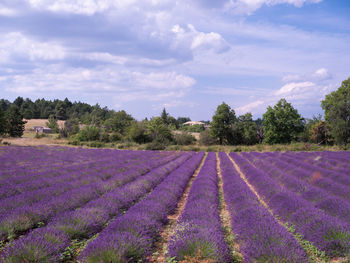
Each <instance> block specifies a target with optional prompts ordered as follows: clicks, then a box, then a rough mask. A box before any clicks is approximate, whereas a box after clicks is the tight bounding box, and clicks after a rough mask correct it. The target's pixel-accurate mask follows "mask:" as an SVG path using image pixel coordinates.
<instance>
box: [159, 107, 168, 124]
mask: <svg viewBox="0 0 350 263" xmlns="http://www.w3.org/2000/svg"><path fill="white" fill-rule="evenodd" d="M168 115H169V113H167V112H166V110H165V108H163V110H162V113H161V115H160V117H161V118H162V121H163V122H164V124H165V125H168V124H169V123H168Z"/></svg>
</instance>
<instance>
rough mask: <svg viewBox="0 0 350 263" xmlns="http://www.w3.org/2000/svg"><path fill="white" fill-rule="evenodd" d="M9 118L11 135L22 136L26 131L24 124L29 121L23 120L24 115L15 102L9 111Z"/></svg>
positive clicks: (9, 132)
mask: <svg viewBox="0 0 350 263" xmlns="http://www.w3.org/2000/svg"><path fill="white" fill-rule="evenodd" d="M7 120H8V134H9V135H10V136H11V137H21V136H22V135H23V132H24V125H25V124H26V123H27V122H26V121H23V115H22V114H21V113H20V111H19V108H18V107H17V106H16V105H15V104H14V105H12V106H11V108H10V109H9V111H8V113H7Z"/></svg>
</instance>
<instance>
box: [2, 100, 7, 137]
mask: <svg viewBox="0 0 350 263" xmlns="http://www.w3.org/2000/svg"><path fill="white" fill-rule="evenodd" d="M6 132H7V120H6V117H5V113H4V112H3V111H2V109H1V107H0V136H1V135H4V134H5V133H6Z"/></svg>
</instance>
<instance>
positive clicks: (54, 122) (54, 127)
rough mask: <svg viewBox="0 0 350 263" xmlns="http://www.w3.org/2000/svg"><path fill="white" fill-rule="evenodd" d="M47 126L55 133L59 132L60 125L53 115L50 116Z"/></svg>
mask: <svg viewBox="0 0 350 263" xmlns="http://www.w3.org/2000/svg"><path fill="white" fill-rule="evenodd" d="M46 126H47V127H49V128H51V129H52V130H53V131H54V132H59V128H58V123H57V120H56V119H55V116H54V115H53V114H51V115H50V117H49V119H48V122H46Z"/></svg>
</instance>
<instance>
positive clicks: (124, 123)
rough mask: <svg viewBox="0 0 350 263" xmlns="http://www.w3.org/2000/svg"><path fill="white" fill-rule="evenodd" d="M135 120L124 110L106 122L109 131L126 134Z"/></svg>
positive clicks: (114, 114)
mask: <svg viewBox="0 0 350 263" xmlns="http://www.w3.org/2000/svg"><path fill="white" fill-rule="evenodd" d="M133 121H134V118H133V117H132V116H131V115H129V114H127V113H126V112H125V111H124V110H121V111H118V112H115V113H113V114H112V116H111V117H110V118H109V119H107V120H106V121H105V126H106V129H107V131H113V132H119V133H120V134H124V133H125V132H126V130H127V129H128V128H129V127H130V125H131V124H132V122H133Z"/></svg>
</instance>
